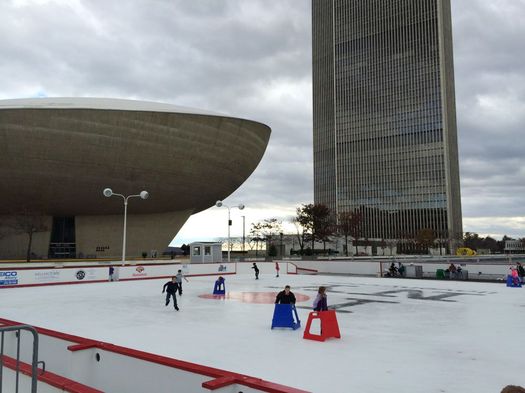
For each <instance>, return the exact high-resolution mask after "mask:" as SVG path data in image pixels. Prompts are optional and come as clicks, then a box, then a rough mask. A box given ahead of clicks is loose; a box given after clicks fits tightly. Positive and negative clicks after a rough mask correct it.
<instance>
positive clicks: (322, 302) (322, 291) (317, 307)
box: [313, 287, 328, 311]
mask: <svg viewBox="0 0 525 393" xmlns="http://www.w3.org/2000/svg"><path fill="white" fill-rule="evenodd" d="M313 306H314V311H328V301H327V296H326V287H319V290H318V291H317V297H316V298H315V300H314V304H313Z"/></svg>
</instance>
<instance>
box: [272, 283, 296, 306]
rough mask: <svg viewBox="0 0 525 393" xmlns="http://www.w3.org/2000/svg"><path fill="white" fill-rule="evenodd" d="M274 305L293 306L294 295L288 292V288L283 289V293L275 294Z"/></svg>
mask: <svg viewBox="0 0 525 393" xmlns="http://www.w3.org/2000/svg"><path fill="white" fill-rule="evenodd" d="M275 304H295V295H294V294H293V292H292V291H290V286H289V285H287V286H285V287H284V291H281V292H279V293H278V294H277V296H276V298H275Z"/></svg>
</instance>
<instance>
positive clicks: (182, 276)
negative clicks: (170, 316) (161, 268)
mask: <svg viewBox="0 0 525 393" xmlns="http://www.w3.org/2000/svg"><path fill="white" fill-rule="evenodd" d="M175 277H176V278H177V285H178V287H179V296H182V279H185V280H186V282H188V279H187V278H186V276H184V275H183V274H182V270H179V271H177V275H176V276H175Z"/></svg>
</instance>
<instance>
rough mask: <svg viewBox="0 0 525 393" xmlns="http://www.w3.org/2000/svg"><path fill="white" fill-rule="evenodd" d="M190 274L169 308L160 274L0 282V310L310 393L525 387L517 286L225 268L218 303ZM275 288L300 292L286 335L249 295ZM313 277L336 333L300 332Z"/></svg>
mask: <svg viewBox="0 0 525 393" xmlns="http://www.w3.org/2000/svg"><path fill="white" fill-rule="evenodd" d="M189 280H190V282H188V283H186V282H184V293H183V296H182V297H181V298H179V307H180V309H181V310H180V311H179V312H177V311H175V310H174V309H173V307H172V306H171V305H169V306H168V307H165V306H164V298H165V297H164V295H163V294H161V291H162V285H163V284H164V283H165V282H166V281H167V280H144V281H127V282H113V283H109V282H108V283H98V284H83V285H56V286H46V287H32V288H31V287H28V288H13V289H1V290H0V317H1V318H6V319H11V320H15V321H19V322H24V323H29V324H34V325H36V326H40V327H46V328H50V329H54V330H58V331H61V332H66V333H70V334H74V335H80V336H84V337H87V338H92V339H97V340H102V341H106V342H110V343H114V344H119V345H123V346H127V347H131V348H135V349H139V350H143V351H148V352H152V353H156V354H161V355H165V356H170V357H173V358H177V359H181V360H186V361H191V362H196V363H200V364H204V365H208V366H213V367H218V368H222V369H225V370H228V371H233V372H239V373H243V374H248V375H251V376H254V377H259V378H263V379H266V380H269V381H272V382H277V383H281V384H285V385H289V386H293V387H297V388H301V389H305V390H309V391H312V392H317V393H325V392H329V393H338V392H340V393H352V392H360V393H361V392H365V393H376V392H377V393H385V392H395V393H443V392H449V393H456V392H457V393H467V392H476V393H485V392H486V393H497V392H500V391H501V389H502V387H503V386H505V385H508V384H516V385H525V344H524V340H525V288H507V287H505V285H504V284H493V283H474V282H459V281H430V280H425V281H424V280H403V279H386V278H383V279H381V278H363V277H341V276H337V277H336V276H292V275H290V276H285V275H284V276H281V277H280V278H275V277H273V276H271V275H261V278H260V279H259V280H258V281H256V280H254V278H253V277H252V276H242V275H240V276H226V290H227V292H231V299H223V300H217V299H205V298H201V297H199V295H203V294H209V293H211V292H212V290H213V284H214V281H215V277H198V278H197V277H195V278H192V277H190V278H189ZM285 284H289V285H291V286H292V291H293V292H294V293H296V294H302V295H306V296H309V297H310V299H309V300H306V301H303V302H301V303H298V307H299V316H300V319H301V323H302V328H301V329H299V330H296V331H292V330H271V329H270V326H271V321H272V315H273V304H264V303H261V301H264V300H265V299H267V298H268V296H264V295H262V296H261V297H259V298H257V296H254V295H253V294H252V292H256V293H259V292H262V293H264V292H275V293H276V292H277V291H279V290H281V289H282V287H284V285H285ZM319 285H326V286H328V287H329V289H328V304H329V306H332V307H336V308H337V318H338V321H339V328H340V330H341V335H342V338H341V339H340V340H339V339H331V340H328V341H326V342H316V341H311V340H304V339H303V338H302V334H303V330H304V326H305V325H306V320H307V315H308V312H309V308H310V306H311V303H312V300H313V298H314V297H315V294H316V291H317V287H318V286H319ZM253 299H255V302H253ZM270 300H271V297H270ZM302 307H304V308H302ZM44 360H45V359H44ZM122 377H125V375H123V376H122Z"/></svg>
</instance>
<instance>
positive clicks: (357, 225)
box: [337, 211, 363, 256]
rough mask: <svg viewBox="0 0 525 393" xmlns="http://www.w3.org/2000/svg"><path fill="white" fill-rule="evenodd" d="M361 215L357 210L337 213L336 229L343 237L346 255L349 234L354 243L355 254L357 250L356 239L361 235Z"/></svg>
mask: <svg viewBox="0 0 525 393" xmlns="http://www.w3.org/2000/svg"><path fill="white" fill-rule="evenodd" d="M362 221H363V216H362V215H361V213H360V212H359V211H353V212H352V211H350V212H341V213H339V224H338V226H337V227H338V231H339V233H340V234H341V235H343V236H344V237H345V244H346V255H347V256H348V237H349V236H351V237H352V238H353V239H354V243H355V254H356V255H357V254H358V251H357V240H358V239H359V238H360V237H361V233H362V225H361V223H362Z"/></svg>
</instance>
